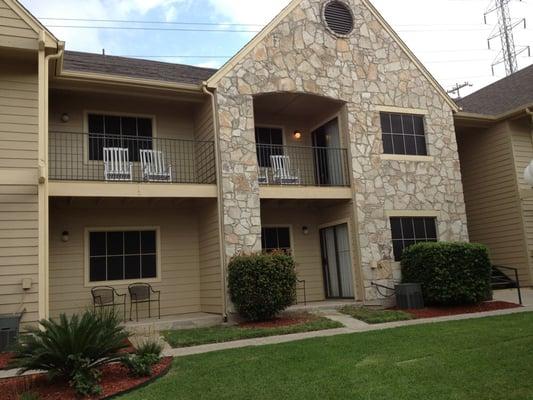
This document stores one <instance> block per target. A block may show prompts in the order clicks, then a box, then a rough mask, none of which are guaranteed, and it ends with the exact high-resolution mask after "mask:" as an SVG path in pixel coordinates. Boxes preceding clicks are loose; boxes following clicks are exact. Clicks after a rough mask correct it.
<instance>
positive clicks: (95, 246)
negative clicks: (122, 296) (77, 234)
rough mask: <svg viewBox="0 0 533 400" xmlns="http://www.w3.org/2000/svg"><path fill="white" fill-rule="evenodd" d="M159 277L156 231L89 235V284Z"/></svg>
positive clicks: (92, 232) (96, 232) (107, 232)
mask: <svg viewBox="0 0 533 400" xmlns="http://www.w3.org/2000/svg"><path fill="white" fill-rule="evenodd" d="M147 278H148V279H149V278H157V231H156V230H132V231H105V232H102V231H91V232H89V281H90V282H103V281H120V280H134V279H147Z"/></svg>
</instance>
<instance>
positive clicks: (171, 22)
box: [39, 17, 264, 27]
mask: <svg viewBox="0 0 533 400" xmlns="http://www.w3.org/2000/svg"><path fill="white" fill-rule="evenodd" d="M39 19H42V20H49V21H79V22H113V23H131V24H161V25H207V26H259V27H261V26H264V25H263V24H239V23H232V22H190V21H188V22H180V21H140V20H124V19H92V18H56V17H40V18H39Z"/></svg>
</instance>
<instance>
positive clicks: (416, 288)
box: [395, 283, 424, 309]
mask: <svg viewBox="0 0 533 400" xmlns="http://www.w3.org/2000/svg"><path fill="white" fill-rule="evenodd" d="M395 292H396V306H397V307H398V308H400V309H409V308H411V309H417V308H424V296H423V295H422V286H421V285H420V283H400V284H398V285H396V286H395Z"/></svg>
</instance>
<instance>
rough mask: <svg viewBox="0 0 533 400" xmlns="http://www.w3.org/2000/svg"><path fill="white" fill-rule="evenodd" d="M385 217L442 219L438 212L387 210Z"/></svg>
mask: <svg viewBox="0 0 533 400" xmlns="http://www.w3.org/2000/svg"><path fill="white" fill-rule="evenodd" d="M385 216H386V217H387V218H391V217H436V218H440V216H441V212H440V211H436V210H385Z"/></svg>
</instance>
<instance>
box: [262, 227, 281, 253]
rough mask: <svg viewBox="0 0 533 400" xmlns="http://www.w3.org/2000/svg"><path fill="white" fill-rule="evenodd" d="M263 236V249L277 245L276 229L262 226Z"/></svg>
mask: <svg viewBox="0 0 533 400" xmlns="http://www.w3.org/2000/svg"><path fill="white" fill-rule="evenodd" d="M263 237H264V239H265V249H275V248H277V245H278V237H277V232H276V229H274V228H263Z"/></svg>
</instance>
